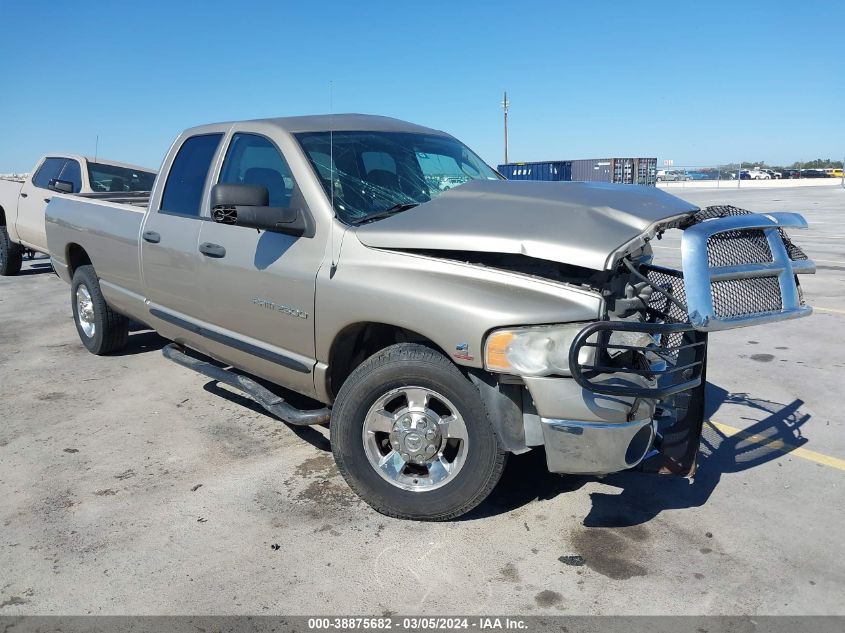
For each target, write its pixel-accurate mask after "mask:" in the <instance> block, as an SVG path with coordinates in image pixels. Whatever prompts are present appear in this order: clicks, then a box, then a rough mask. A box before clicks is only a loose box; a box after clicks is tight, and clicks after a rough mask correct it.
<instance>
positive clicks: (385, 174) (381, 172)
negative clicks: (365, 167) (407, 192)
mask: <svg viewBox="0 0 845 633" xmlns="http://www.w3.org/2000/svg"><path fill="white" fill-rule="evenodd" d="M367 180H369V181H370V182H371V183H373V184H374V185H378V186H379V187H384V188H385V189H390V190H391V191H402V189H401V188H400V187H399V176H397V175H396V174H394V173H393V172H392V171H387V170H386V169H371V170H370V171H368V172H367Z"/></svg>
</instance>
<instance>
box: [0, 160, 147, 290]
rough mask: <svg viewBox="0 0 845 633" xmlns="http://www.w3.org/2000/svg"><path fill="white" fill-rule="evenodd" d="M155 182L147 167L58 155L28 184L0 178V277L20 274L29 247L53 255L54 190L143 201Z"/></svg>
mask: <svg viewBox="0 0 845 633" xmlns="http://www.w3.org/2000/svg"><path fill="white" fill-rule="evenodd" d="M154 180H155V171H154V170H151V169H147V168H144V167H136V166H134V165H125V164H123V163H116V162H114V161H109V160H96V159H95V160H92V159H89V158H86V157H85V156H64V155H56V154H49V155H47V156H44V157H42V158H41V159H40V160H39V161H38V162H37V163H36V165H35V168H34V169H33V170H32V173H31V175H30V176H29V177H27V178H26V180H24V181H23V182H15V181H11V180H0V275H16V274H17V273H18V272H19V271H20V269H21V263H22V261H23V255H24V251H25V250H26V249H29V250H30V251H35V252H41V253H46V254H49V253H48V249H47V235H46V233H45V229H44V209H45V208H46V207H47V203H49V202H50V199H51V197H52V196H53V194H54V193H69V194H74V195H78V196H82V197H89V198H101V199H108V200H116V201H117V200H126V201H131V202H141V203H144V202H146V199H147V197H148V195H149V192H150V189H152V185H153V181H154Z"/></svg>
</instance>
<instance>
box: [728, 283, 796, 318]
mask: <svg viewBox="0 0 845 633" xmlns="http://www.w3.org/2000/svg"><path fill="white" fill-rule="evenodd" d="M711 287H712V289H713V311H714V312H715V314H716V316H717V317H719V318H720V319H725V318H730V317H737V316H750V315H752V314H762V313H765V312H779V311H780V310H781V309H782V308H783V299H782V298H781V294H780V283H779V282H778V278H777V277H752V278H750V279H723V280H719V281H714V282H713V284H712V286H711Z"/></svg>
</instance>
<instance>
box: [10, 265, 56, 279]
mask: <svg viewBox="0 0 845 633" xmlns="http://www.w3.org/2000/svg"><path fill="white" fill-rule="evenodd" d="M52 272H53V266H52V265H51V264H50V262H49V261H47V262H37V263H35V264H32V265H31V266H29V267H28V268H23V269H21V271H20V272H19V273H18V277H24V276H26V275H41V274H43V273H52Z"/></svg>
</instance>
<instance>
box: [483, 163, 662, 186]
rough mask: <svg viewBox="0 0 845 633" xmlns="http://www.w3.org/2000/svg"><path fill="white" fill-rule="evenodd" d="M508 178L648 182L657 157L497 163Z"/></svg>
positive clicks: (654, 179) (652, 178)
mask: <svg viewBox="0 0 845 633" xmlns="http://www.w3.org/2000/svg"><path fill="white" fill-rule="evenodd" d="M498 169H499V173H501V174H502V175H503V176H504V177H505V178H507V179H508V180H574V181H580V182H614V183H620V184H626V185H651V186H654V184H655V183H656V182H657V158H590V159H585V160H565V161H564V160H561V161H549V162H532V163H508V164H506V165H499V168H498Z"/></svg>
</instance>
